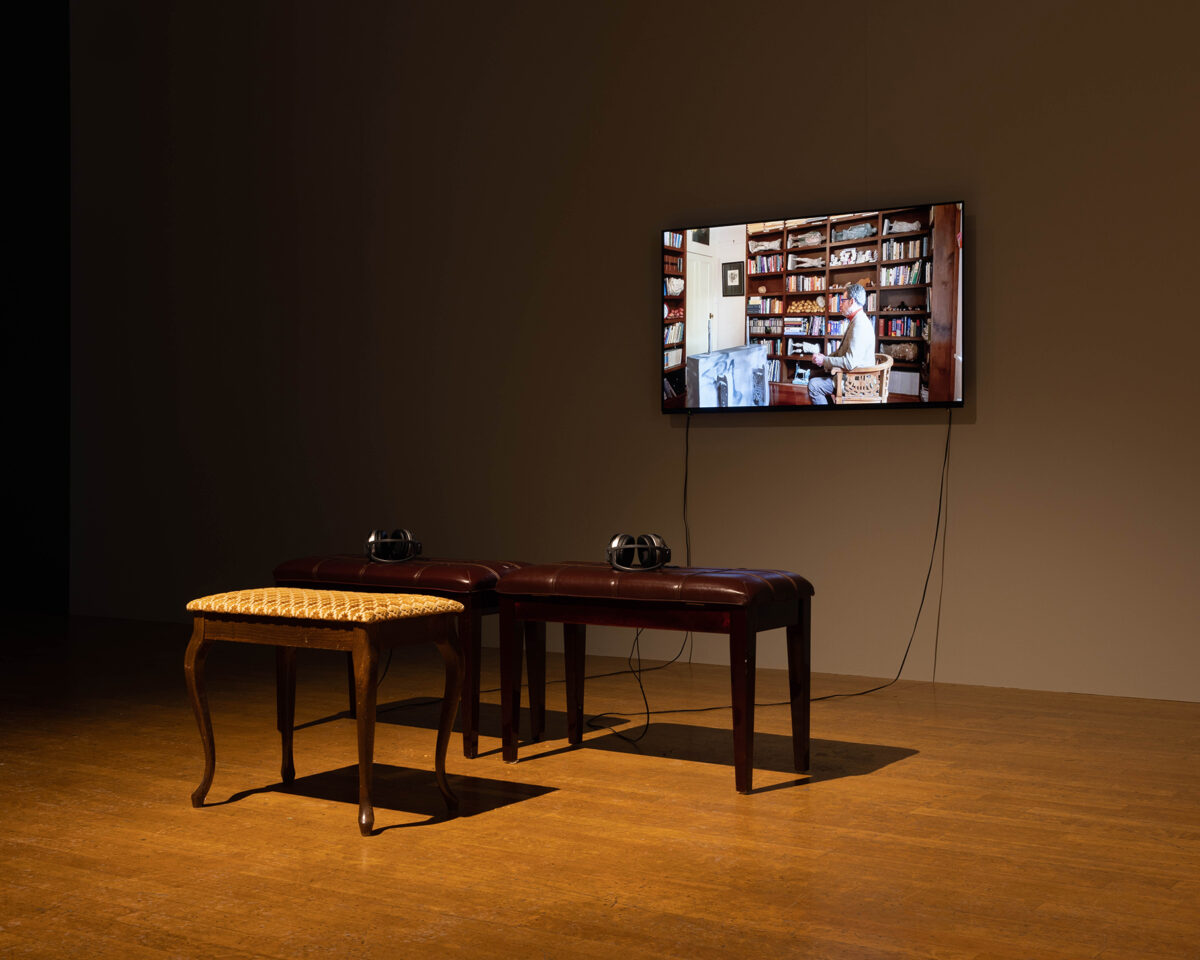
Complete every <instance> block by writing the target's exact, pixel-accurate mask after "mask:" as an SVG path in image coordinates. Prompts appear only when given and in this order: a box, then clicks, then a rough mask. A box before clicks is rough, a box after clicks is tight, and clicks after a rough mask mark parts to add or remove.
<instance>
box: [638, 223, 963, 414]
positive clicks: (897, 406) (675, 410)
mask: <svg viewBox="0 0 1200 960" xmlns="http://www.w3.org/2000/svg"><path fill="white" fill-rule="evenodd" d="M951 204H953V205H957V206H958V208H959V218H960V219H959V229H960V232H961V231H962V229H963V227H964V226H965V222H966V216H967V206H966V202H965V201H963V200H934V201H930V202H928V203H926V202H924V201H920V202H917V203H891V204H874V205H872V206H871V207H870V208H868V209H865V210H846V211H842V212H834V213H809V214H798V215H796V216H792V217H785V218H783V219H784V221H785V222H786V221H787V220H805V219H812V218H814V217H825V218H827V219H828V218H831V217H850V216H854V215H855V214H858V213H868V212H870V210H872V209H873V210H903V209H908V208H911V207H926V206H928V207H937V206H949V205H951ZM778 219H780V218H779V217H751V218H748V219H745V220H731V221H729V222H728V223H706V224H703V225H701V226H697V227H679V226H667V227H663V228H662V229H661V230H659V231H658V238H659V248H660V249H661V247H662V237H663V234H665V233H669V232H672V231H674V232H682V233H687V232H689V231H691V230H700V229H715V228H720V227H736V226H745V225H746V224H749V223H766V222H768V221H769V220H778ZM965 249H966V247H965V246H960V248H959V257H960V262H961V257H962V256H963V251H964V250H965ZM960 275H961V276H962V278H963V282H962V287H963V289H962V291H960V292H961V293H962V299H963V304H964V306H963V314H964V316H963V317H961V318H960V320H961V321H962V331H963V335H962V340H961V341H960V342H959V343H958V350H957V352H958V353H959V354H960V355H961V356H962V357H964V358H965V357H966V350H965V343H966V339H967V327H966V316H965V314H966V295H965V288H966V270H965V269H963V270H961V271H960ZM665 276H666V274H660V280H661V279H662V278H663V277H665ZM659 299H660V300H661V296H660V297H659ZM685 322H686V320H685ZM659 323H660V325H661V323H662V320H661V318H660V319H659ZM685 342H686V341H685ZM659 349H660V350H661V349H662V347H661V345H660V346H659ZM684 363H685V365H686V363H687V348H686V346H685V347H684ZM662 373H663V371H662V369H661V368H660V369H659V376H658V381H657V382H658V387H659V389H658V397H659V404H660V407H659V409H660V412H661V413H664V414H685V415H687V416H691V415H693V414H713V413H715V414H738V413H776V412H791V411H807V412H809V413H824V412H828V411H831V410H838V411H845V410H867V411H875V412H878V411H880V410H953V409H960V408H962V407H963V406H964V404H965V402H966V400H965V397H964V398H962V399H959V400H925V401H921V400H917V401H912V402H904V403H879V404H876V403H849V404H836V403H831V404H827V405H825V406H815V405H813V404H807V403H804V404H767V405H766V406H762V407H686V406H684V407H680V406H675V407H668V406H667V400H666V398H665V397H664V396H663V395H662V379H663V377H662ZM963 384H964V386H963V392H964V394H965V392H966V368H965V366H964V369H963Z"/></svg>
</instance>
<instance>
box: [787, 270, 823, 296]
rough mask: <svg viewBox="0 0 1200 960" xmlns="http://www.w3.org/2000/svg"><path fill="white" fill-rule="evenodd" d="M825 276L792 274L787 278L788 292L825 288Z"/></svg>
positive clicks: (805, 291) (803, 291)
mask: <svg viewBox="0 0 1200 960" xmlns="http://www.w3.org/2000/svg"><path fill="white" fill-rule="evenodd" d="M824 289H825V278H824V277H822V276H815V277H809V276H802V275H797V274H791V275H789V276H788V278H787V292H788V293H808V292H809V291H813V290H824Z"/></svg>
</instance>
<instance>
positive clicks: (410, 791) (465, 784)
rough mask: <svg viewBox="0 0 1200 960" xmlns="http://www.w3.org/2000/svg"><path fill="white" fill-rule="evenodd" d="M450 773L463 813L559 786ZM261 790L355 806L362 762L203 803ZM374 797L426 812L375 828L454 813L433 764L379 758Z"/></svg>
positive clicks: (391, 806) (380, 803)
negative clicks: (397, 762) (422, 766)
mask: <svg viewBox="0 0 1200 960" xmlns="http://www.w3.org/2000/svg"><path fill="white" fill-rule="evenodd" d="M448 779H449V781H450V789H451V790H453V791H454V793H455V795H456V796H457V797H458V813H457V816H459V817H473V816H475V815H476V814H480V813H488V812H489V811H492V810H499V809H500V808H501V807H507V806H509V805H510V804H514V803H520V802H521V801H523V800H532V799H534V798H535V797H541V796H544V795H545V794H547V793H553V792H554V791H555V789H556V788H554V787H544V786H539V785H537V784H532V783H513V782H512V781H508V780H489V779H487V778H486V777H468V776H458V775H454V774H450V775H449V776H448ZM262 793H283V794H288V795H290V796H294V797H309V798H310V799H313V800H327V801H329V802H331V803H345V804H348V805H350V806H352V807H353V808H354V809H355V810H356V811H357V809H358V765H357V764H353V765H351V766H347V767H339V768H338V769H336V770H326V771H323V772H321V773H314V774H310V775H309V776H307V777H297V778H296V779H295V780H293V781H292V782H291V783H288V784H284V783H272V784H268V785H267V786H264V787H258V788H256V789H253V790H241V791H239V792H238V793H235V794H233V795H232V796H230V797H229V798H227V799H225V800H215V801H213V800H210V801H208V802H207V803H205V804H204V806H206V807H220V806H224V805H225V804H229V803H237V802H238V801H241V800H245V799H246V798H247V797H252V796H255V795H257V794H262ZM371 802H372V804H373V806H374V807H375V809H376V811H378V810H395V811H400V812H404V813H411V814H417V815H419V816H423V817H425V819H424V820H421V821H417V822H414V823H397V824H393V825H391V826H386V827H377V828H376V830H375V832H376V833H379V832H381V831H382V830H392V829H396V828H397V827H419V826H425V825H427V824H433V823H440V822H442V821H444V820H450V819H453V818H454V815H452V814H450V813H449V812H448V811H447V809H446V804H445V802H444V801H443V799H442V795H441V793H440V792H439V791H438V786H437V780H436V779H435V778H434V774H433V771H432V770H421V769H416V768H413V767H397V766H393V765H392V764H387V763H376V764H375V776H374V782H373V784H372V787H371ZM351 820H353V817H351Z"/></svg>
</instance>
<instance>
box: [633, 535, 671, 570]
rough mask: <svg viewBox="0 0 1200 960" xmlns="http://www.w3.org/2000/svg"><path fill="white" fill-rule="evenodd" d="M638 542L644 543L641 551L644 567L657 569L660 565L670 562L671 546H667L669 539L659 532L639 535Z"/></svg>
mask: <svg viewBox="0 0 1200 960" xmlns="http://www.w3.org/2000/svg"><path fill="white" fill-rule="evenodd" d="M638 543H640V544H642V548H641V550H640V551H639V553H640V555H641V564H642V566H643V567H646V568H648V569H651V570H657V569H658V568H659V567H661V566H663V565H665V564H666V563H669V562H670V560H671V548H670V547H668V546H667V541H666V540H664V539H663V538H662V537H660V536H659V535H658V534H657V533H646V534H643V535H642V536H640V537H638Z"/></svg>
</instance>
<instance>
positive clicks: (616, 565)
mask: <svg viewBox="0 0 1200 960" xmlns="http://www.w3.org/2000/svg"><path fill="white" fill-rule="evenodd" d="M604 555H605V558H606V559H607V560H608V562H609V564H610V565H611V566H612V568H613V569H614V570H628V571H630V572H636V571H638V570H657V569H658V568H659V567H662V566H665V565H666V564H668V563H670V562H671V548H670V547H668V546H667V541H666V540H664V539H663V538H662V537H660V536H659V535H658V534H657V533H643V534H642V535H641V536H639V537H634V536H631V535H630V534H628V533H615V534H613V537H612V539H611V540H609V541H608V550H606V551H605V554H604Z"/></svg>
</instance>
